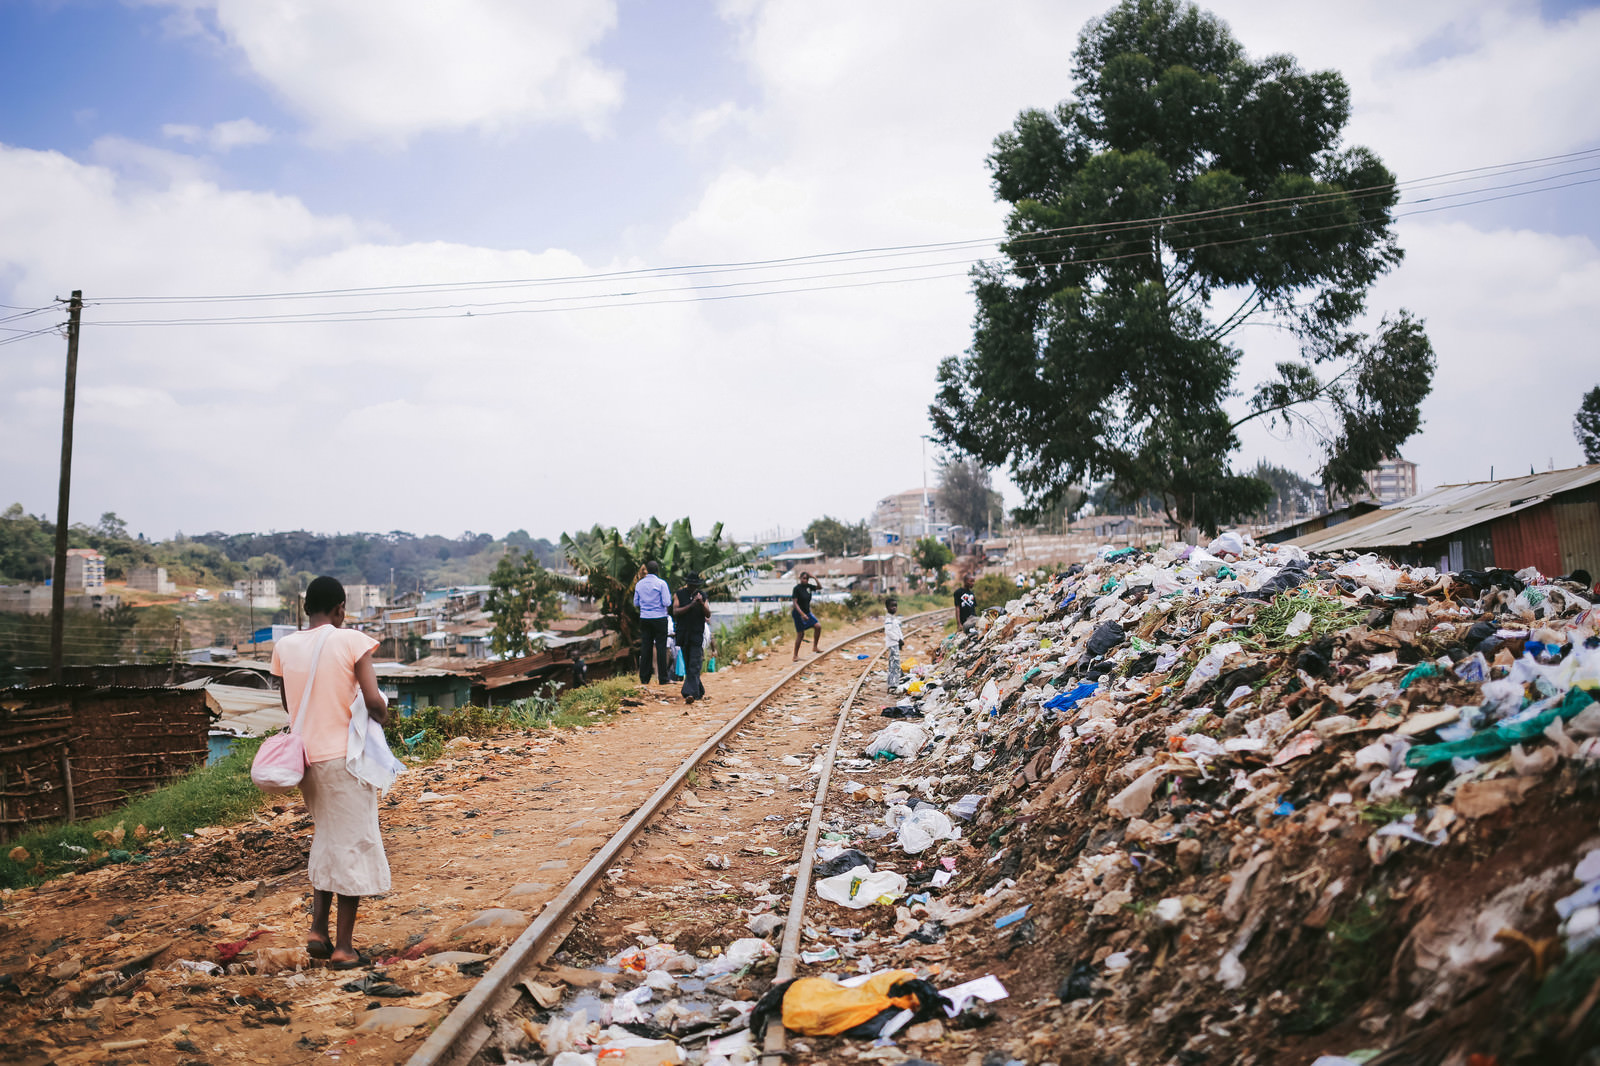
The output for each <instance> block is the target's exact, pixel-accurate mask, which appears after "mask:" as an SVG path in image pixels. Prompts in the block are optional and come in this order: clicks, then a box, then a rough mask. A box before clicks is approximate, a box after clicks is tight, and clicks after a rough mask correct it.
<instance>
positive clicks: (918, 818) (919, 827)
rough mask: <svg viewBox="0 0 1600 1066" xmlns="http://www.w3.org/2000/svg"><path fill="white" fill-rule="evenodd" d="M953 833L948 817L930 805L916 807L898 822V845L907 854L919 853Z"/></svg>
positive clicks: (951, 835)
mask: <svg viewBox="0 0 1600 1066" xmlns="http://www.w3.org/2000/svg"><path fill="white" fill-rule="evenodd" d="M955 835H956V830H955V826H954V825H953V824H952V823H951V821H950V817H949V816H948V815H946V814H945V813H944V812H943V811H938V810H934V809H933V808H932V807H918V808H917V809H916V810H914V811H912V812H911V813H910V814H909V815H907V816H906V817H905V818H904V819H902V820H901V822H900V837H899V839H900V847H901V848H902V849H904V851H905V853H906V854H907V855H917V854H920V853H921V852H924V851H927V850H928V849H929V848H931V847H933V845H935V844H937V843H938V842H939V841H941V840H950V839H952V838H954V837H955Z"/></svg>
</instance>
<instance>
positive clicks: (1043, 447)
mask: <svg viewBox="0 0 1600 1066" xmlns="http://www.w3.org/2000/svg"><path fill="white" fill-rule="evenodd" d="M1074 60H1075V62H1074V66H1073V70H1072V74H1073V77H1074V79H1075V81H1076V96H1075V97H1074V98H1072V99H1069V100H1067V101H1066V102H1064V103H1062V104H1061V105H1059V106H1058V107H1056V108H1055V110H1054V111H1048V112H1047V111H1040V110H1029V111H1024V112H1023V113H1022V114H1021V115H1020V116H1018V118H1017V120H1016V123H1015V124H1014V126H1013V127H1012V129H1011V130H1010V131H1008V132H1006V133H1003V134H1001V135H1000V136H999V137H998V138H997V139H996V141H995V147H994V152H993V154H992V155H991V156H990V157H989V165H990V168H991V170H992V172H993V175H994V187H995V192H996V194H997V195H998V197H999V198H1000V199H1001V200H1003V201H1005V202H1006V203H1008V204H1010V205H1011V212H1010V215H1009V218H1008V221H1007V240H1006V242H1005V243H1004V244H1003V245H1002V257H1001V259H1000V260H997V261H994V262H992V263H989V264H986V265H983V266H980V267H979V268H978V269H977V270H975V271H974V286H973V287H974V293H975V296H976V300H977V313H976V319H975V324H974V332H973V344H972V347H971V348H970V349H969V350H968V351H967V352H966V353H965V355H963V356H952V357H950V358H948V359H946V360H945V361H944V362H943V363H942V364H941V365H940V368H939V392H938V395H937V397H936V399H935V402H934V403H933V405H932V408H931V414H932V417H933V422H934V426H935V429H936V431H937V432H938V434H939V436H940V437H941V438H942V439H943V440H944V441H945V442H946V443H948V444H951V445H954V446H955V447H956V448H958V449H960V450H961V451H963V452H965V453H967V454H969V455H972V456H974V457H976V458H977V459H979V460H980V461H981V462H983V463H984V464H986V465H988V466H999V465H1001V464H1003V463H1009V464H1010V471H1011V477H1012V480H1013V481H1014V482H1015V483H1016V484H1017V486H1018V487H1019V488H1021V489H1022V490H1023V492H1024V493H1025V494H1026V495H1027V496H1028V498H1029V500H1030V501H1038V500H1042V499H1045V498H1047V497H1049V496H1050V494H1052V493H1053V492H1056V491H1058V490H1060V489H1062V488H1063V487H1064V486H1067V485H1071V484H1074V483H1078V484H1083V483H1087V482H1089V481H1098V480H1102V479H1109V480H1111V481H1112V482H1113V483H1114V484H1115V486H1116V491H1117V493H1118V495H1120V496H1122V497H1124V498H1135V499H1136V498H1138V497H1140V496H1143V495H1145V494H1146V493H1155V494H1157V495H1158V496H1160V497H1161V498H1162V500H1163V501H1164V503H1165V506H1166V509H1167V510H1168V512H1169V514H1171V515H1172V516H1173V517H1175V518H1178V519H1179V520H1181V521H1184V522H1186V523H1193V524H1199V525H1206V526H1211V525H1214V524H1216V523H1217V522H1219V521H1224V520H1227V519H1230V518H1232V517H1234V516H1236V515H1239V514H1245V513H1250V512H1254V511H1257V510H1259V509H1260V507H1261V506H1262V505H1263V504H1264V503H1265V502H1266V501H1267V499H1268V497H1269V494H1270V490H1269V489H1268V488H1267V486H1266V485H1265V484H1263V483H1262V482H1260V481H1258V480H1256V479H1255V478H1252V477H1249V476H1244V475H1239V474H1236V473H1235V472H1233V471H1232V470H1231V469H1230V465H1229V459H1230V456H1231V455H1232V453H1233V452H1234V451H1235V450H1236V449H1237V447H1238V437H1237V430H1238V428H1239V426H1240V425H1241V424H1243V423H1244V422H1247V421H1250V420H1252V419H1260V420H1263V421H1266V422H1269V423H1272V424H1275V425H1276V426H1278V427H1279V428H1280V429H1298V430H1305V431H1309V432H1310V433H1311V434H1312V435H1313V436H1314V437H1315V438H1316V439H1317V440H1318V442H1319V443H1320V446H1321V448H1322V450H1323V464H1322V470H1321V475H1322V479H1323V481H1324V482H1325V483H1326V484H1327V485H1329V486H1330V487H1331V488H1334V489H1337V490H1342V491H1347V492H1354V491H1356V490H1357V489H1358V488H1359V484H1360V480H1361V474H1362V473H1363V472H1364V471H1366V470H1368V469H1370V468H1371V467H1373V466H1375V465H1376V464H1377V462H1378V460H1380V459H1381V458H1382V457H1383V456H1385V455H1389V454H1397V453H1398V452H1399V446H1400V444H1401V442H1403V441H1404V440H1406V439H1407V438H1408V437H1410V436H1411V435H1412V434H1413V433H1414V432H1415V431H1416V429H1417V427H1418V425H1419V424H1420V419H1419V416H1418V413H1417V407H1418V404H1419V403H1420V402H1421V401H1422V399H1423V398H1424V397H1425V396H1426V395H1427V394H1428V392H1429V390H1430V389H1431V387H1432V375H1433V365H1434V357H1433V349H1432V346H1431V345H1430V344H1429V342H1428V338H1427V335H1426V334H1425V333H1424V331H1423V328H1422V326H1421V324H1420V323H1419V322H1417V321H1416V320H1414V319H1413V318H1412V317H1411V316H1410V315H1409V314H1407V313H1406V312H1404V311H1401V312H1399V313H1398V314H1396V315H1395V316H1393V317H1388V318H1385V319H1384V320H1383V322H1382V323H1381V324H1380V325H1379V326H1378V327H1377V328H1376V330H1375V331H1373V332H1372V333H1371V334H1370V335H1363V334H1361V333H1360V332H1358V331H1357V330H1356V329H1355V323H1356V321H1357V319H1358V318H1359V317H1360V316H1361V315H1362V314H1363V313H1364V312H1365V310H1366V293H1367V290H1368V288H1369V287H1370V286H1371V285H1372V283H1373V282H1374V281H1375V280H1376V279H1377V278H1378V277H1379V276H1381V275H1382V274H1383V273H1384V272H1386V271H1387V270H1389V269H1390V268H1391V267H1393V266H1394V265H1395V264H1397V263H1398V262H1399V261H1400V259H1401V254H1402V253H1401V250H1400V247H1399V245H1398V244H1397V243H1396V241H1395V238H1394V233H1393V216H1392V211H1391V209H1392V208H1393V206H1394V204H1395V203H1396V200H1397V197H1398V194H1397V191H1396V189H1395V187H1394V181H1395V179H1394V176H1393V175H1392V174H1391V173H1390V172H1389V171H1388V169H1387V168H1385V167H1384V165H1383V163H1382V162H1381V161H1380V160H1379V159H1378V157H1377V156H1376V155H1374V154H1373V153H1372V152H1371V151H1369V150H1367V149H1365V148H1361V147H1344V146H1342V145H1341V143H1340V137H1341V132H1342V131H1343V129H1344V127H1345V123H1346V121H1347V119H1348V118H1349V112H1350V102H1349V95H1350V94H1349V89H1348V88H1347V87H1346V85H1345V82H1344V79H1343V78H1342V77H1341V76H1340V75H1339V74H1338V73H1336V72H1334V71H1317V72H1306V71H1304V70H1302V69H1301V68H1300V67H1299V65H1298V64H1297V63H1296V61H1295V60H1294V59H1293V57H1291V56H1287V55H1272V56H1267V57H1265V58H1262V59H1259V60H1252V59H1250V58H1249V57H1247V56H1246V54H1245V52H1244V49H1243V47H1242V46H1241V45H1240V44H1239V42H1238V41H1236V40H1235V39H1234V37H1233V34H1232V33H1231V32H1230V31H1229V29H1228V27H1227V26H1226V25H1225V24H1224V23H1222V22H1221V21H1220V20H1218V19H1217V18H1215V17H1214V16H1212V15H1210V14H1208V13H1206V12H1203V11H1201V10H1200V9H1198V8H1197V7H1195V6H1193V5H1192V4H1187V3H1180V2H1179V0H1125V2H1123V3H1121V4H1119V5H1118V6H1116V7H1115V8H1113V9H1112V10H1111V11H1109V12H1108V13H1107V14H1106V15H1104V16H1103V17H1101V18H1099V19H1096V20H1094V21H1093V22H1091V23H1090V24H1089V25H1088V26H1087V27H1086V28H1085V29H1084V31H1083V34H1082V36H1081V37H1080V39H1079V44H1078V48H1077V51H1076V52H1075V54H1074ZM1214 305H1217V306H1214ZM1256 322H1270V323H1272V324H1274V325H1277V326H1279V327H1281V328H1282V329H1283V330H1285V331H1287V333H1288V334H1289V335H1290V336H1292V337H1293V338H1294V339H1295V340H1296V342H1297V344H1298V349H1299V351H1298V354H1297V356H1296V357H1294V358H1291V359H1286V360H1284V361H1283V362H1280V363H1279V364H1278V365H1277V367H1276V370H1275V373H1274V375H1273V376H1271V377H1269V378H1267V379H1266V380H1262V381H1259V382H1256V383H1254V384H1253V386H1252V387H1251V388H1250V389H1249V390H1248V394H1249V399H1248V407H1247V410H1246V411H1245V413H1244V414H1243V415H1242V416H1241V417H1235V416H1233V415H1232V414H1230V413H1229V412H1228V410H1226V408H1225V401H1226V400H1227V399H1228V398H1229V397H1230V396H1231V395H1234V394H1235V393H1236V390H1237V388H1238V384H1237V383H1236V381H1235V379H1236V377H1237V375H1238V371H1239V362H1240V358H1241V356H1242V352H1241V351H1240V349H1239V348H1238V347H1237V346H1236V345H1235V344H1234V343H1233V341H1232V338H1233V337H1234V336H1235V335H1236V333H1237V331H1238V330H1239V329H1240V328H1241V327H1242V326H1244V325H1246V324H1250V323H1256Z"/></svg>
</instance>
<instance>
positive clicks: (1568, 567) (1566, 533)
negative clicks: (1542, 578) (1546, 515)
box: [1554, 487, 1600, 577]
mask: <svg viewBox="0 0 1600 1066" xmlns="http://www.w3.org/2000/svg"><path fill="white" fill-rule="evenodd" d="M1597 496H1600V493H1596V492H1595V491H1594V490H1593V488H1592V487H1591V488H1590V489H1589V490H1587V491H1584V492H1573V493H1567V494H1565V495H1564V496H1562V497H1561V498H1559V499H1558V500H1556V501H1555V504H1554V510H1555V515H1556V539H1557V540H1558V541H1560V544H1561V573H1563V574H1570V573H1572V572H1573V571H1574V570H1587V571H1589V574H1590V576H1591V577H1593V576H1595V575H1600V499H1596V497H1597ZM1584 497H1588V498H1587V499H1585V498H1584Z"/></svg>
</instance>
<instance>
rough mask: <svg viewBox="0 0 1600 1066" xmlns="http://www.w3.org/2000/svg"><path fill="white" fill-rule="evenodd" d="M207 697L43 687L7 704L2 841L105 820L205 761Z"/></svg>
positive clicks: (3, 710) (1, 761) (2, 702)
mask: <svg viewBox="0 0 1600 1066" xmlns="http://www.w3.org/2000/svg"><path fill="white" fill-rule="evenodd" d="M210 726H211V712H210V710H209V709H208V708H207V706H206V698H205V693H203V692H199V691H194V690H189V691H185V690H182V689H154V688H98V687H94V686H90V685H44V686H39V687H36V688H26V689H10V690H7V691H5V692H4V693H3V694H0V833H3V835H4V837H5V838H6V839H9V838H11V837H12V836H15V835H16V834H17V833H18V832H20V831H21V830H22V829H23V828H25V827H26V826H27V825H28V824H30V823H34V822H49V821H60V820H62V819H65V820H68V821H71V820H73V819H75V818H82V817H85V816H86V815H94V814H100V813H103V812H105V811H108V810H111V809H112V808H114V807H116V806H118V805H119V804H122V803H125V802H126V801H127V798H128V795H129V794H130V793H138V792H149V791H151V790H152V789H156V788H159V787H160V786H162V785H164V784H166V783H167V782H169V781H171V780H172V779H173V778H174V777H177V776H178V775H180V774H182V773H184V772H185V771H187V770H190V769H192V768H194V767H195V766H198V765H200V764H201V763H203V762H205V760H206V734H207V732H208V731H209V729H210Z"/></svg>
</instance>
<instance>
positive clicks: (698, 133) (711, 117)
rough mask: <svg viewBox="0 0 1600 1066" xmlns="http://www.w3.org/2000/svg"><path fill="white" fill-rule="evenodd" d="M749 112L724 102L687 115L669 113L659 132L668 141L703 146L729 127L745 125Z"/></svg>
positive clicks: (730, 101)
mask: <svg viewBox="0 0 1600 1066" xmlns="http://www.w3.org/2000/svg"><path fill="white" fill-rule="evenodd" d="M749 121H750V112H749V111H748V110H747V109H745V108H742V107H740V106H739V105H738V104H735V103H734V102H733V101H732V100H725V101H723V102H722V103H720V104H718V105H717V106H715V107H705V108H701V109H700V110H698V111H694V112H691V113H688V114H683V113H671V114H668V115H667V116H666V117H665V118H663V119H662V120H661V132H662V133H663V134H664V135H665V136H666V137H667V139H668V140H670V141H674V142H676V143H678V144H691V145H692V144H704V143H705V142H706V141H709V140H710V139H711V138H713V137H715V136H717V135H718V134H719V133H723V132H725V131H727V130H728V129H729V128H730V127H735V126H739V125H743V124H747V123H748V122H749Z"/></svg>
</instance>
